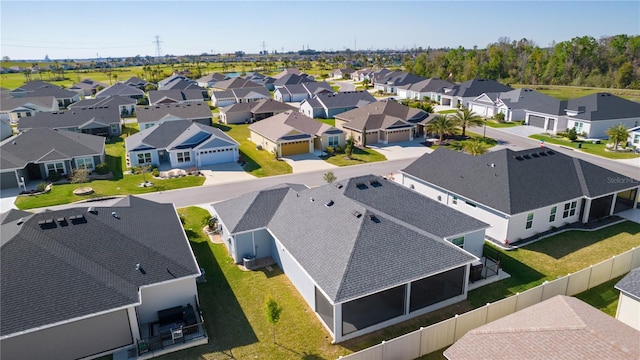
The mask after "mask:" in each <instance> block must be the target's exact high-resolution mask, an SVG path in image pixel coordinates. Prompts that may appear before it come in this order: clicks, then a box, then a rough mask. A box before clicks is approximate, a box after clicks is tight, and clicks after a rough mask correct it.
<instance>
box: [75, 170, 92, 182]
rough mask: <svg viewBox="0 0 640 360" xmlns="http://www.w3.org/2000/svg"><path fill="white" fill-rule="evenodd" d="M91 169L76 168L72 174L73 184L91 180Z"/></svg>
mask: <svg viewBox="0 0 640 360" xmlns="http://www.w3.org/2000/svg"><path fill="white" fill-rule="evenodd" d="M90 173H91V170H89V169H74V170H73V173H72V174H71V183H72V184H81V183H86V182H88V181H89V174H90Z"/></svg>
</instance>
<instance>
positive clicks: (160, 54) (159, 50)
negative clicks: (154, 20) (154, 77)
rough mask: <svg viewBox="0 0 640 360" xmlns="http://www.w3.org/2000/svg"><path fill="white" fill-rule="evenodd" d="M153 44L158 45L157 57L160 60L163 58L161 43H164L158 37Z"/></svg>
mask: <svg viewBox="0 0 640 360" xmlns="http://www.w3.org/2000/svg"><path fill="white" fill-rule="evenodd" d="M153 43H154V44H155V45H156V57H157V58H158V60H159V59H160V58H161V57H162V47H161V46H160V43H162V41H160V36H158V35H156V36H155V40H154V41H153Z"/></svg>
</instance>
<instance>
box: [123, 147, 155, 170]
mask: <svg viewBox="0 0 640 360" xmlns="http://www.w3.org/2000/svg"><path fill="white" fill-rule="evenodd" d="M144 153H151V164H156V165H158V164H160V160H159V159H158V150H156V149H150V150H143V151H131V152H129V159H130V160H131V166H138V165H141V164H139V163H138V154H144Z"/></svg>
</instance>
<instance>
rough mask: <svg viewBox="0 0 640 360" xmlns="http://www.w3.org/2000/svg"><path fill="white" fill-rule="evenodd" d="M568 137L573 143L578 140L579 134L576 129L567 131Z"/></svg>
mask: <svg viewBox="0 0 640 360" xmlns="http://www.w3.org/2000/svg"><path fill="white" fill-rule="evenodd" d="M567 137H568V138H569V140H571V141H576V140H578V132H577V131H576V128H571V129H569V131H567Z"/></svg>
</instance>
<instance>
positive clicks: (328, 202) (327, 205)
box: [324, 200, 334, 207]
mask: <svg viewBox="0 0 640 360" xmlns="http://www.w3.org/2000/svg"><path fill="white" fill-rule="evenodd" d="M333 204H334V202H333V200H329V201H327V202H326V203H325V204H324V206H326V207H329V206H332V205H333Z"/></svg>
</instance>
